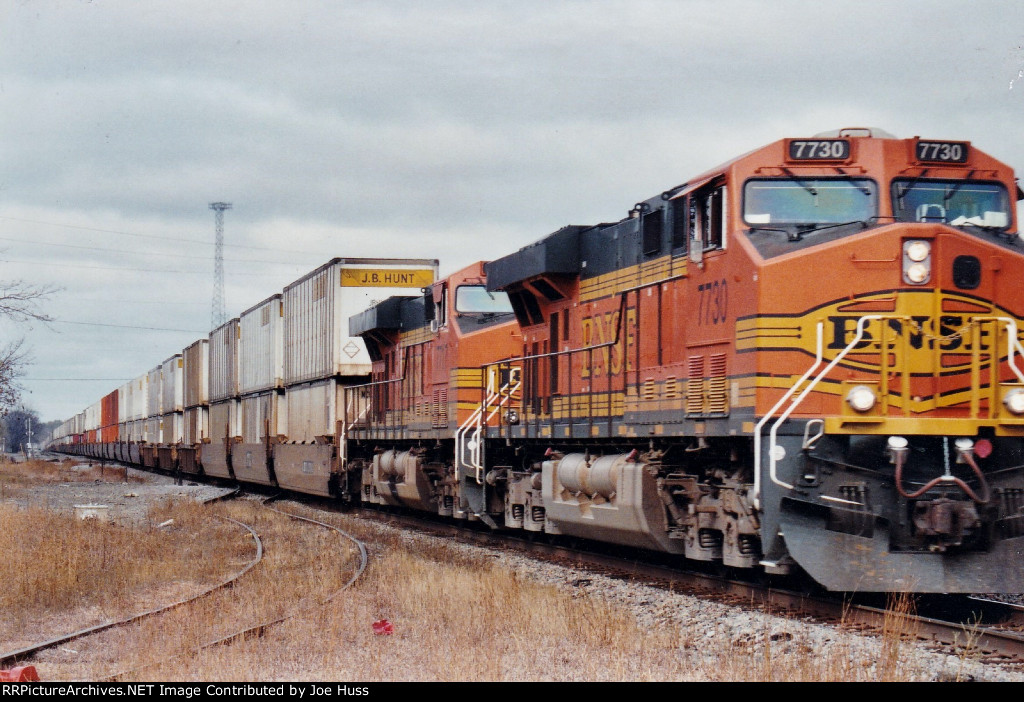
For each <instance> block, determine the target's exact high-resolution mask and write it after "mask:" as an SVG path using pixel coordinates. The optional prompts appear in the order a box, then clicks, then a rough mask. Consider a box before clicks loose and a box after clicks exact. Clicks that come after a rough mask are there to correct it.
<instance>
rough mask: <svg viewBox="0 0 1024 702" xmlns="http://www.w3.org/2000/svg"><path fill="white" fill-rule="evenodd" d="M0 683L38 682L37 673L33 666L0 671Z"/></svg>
mask: <svg viewBox="0 0 1024 702" xmlns="http://www.w3.org/2000/svg"><path fill="white" fill-rule="evenodd" d="M0 682H39V673H37V672H36V667H35V666H34V665H22V666H18V667H17V668H11V669H10V670H0Z"/></svg>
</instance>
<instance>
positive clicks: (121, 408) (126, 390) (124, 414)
mask: <svg viewBox="0 0 1024 702" xmlns="http://www.w3.org/2000/svg"><path fill="white" fill-rule="evenodd" d="M131 394H132V384H131V383H130V382H128V383H125V384H124V385H122V386H121V387H119V388H118V389H117V423H118V424H124V423H125V422H127V421H128V405H129V404H131ZM121 441H127V439H121Z"/></svg>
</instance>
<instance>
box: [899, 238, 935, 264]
mask: <svg viewBox="0 0 1024 702" xmlns="http://www.w3.org/2000/svg"><path fill="white" fill-rule="evenodd" d="M904 251H906V253H907V258H909V259H910V260H911V261H914V262H915V263H920V262H921V261H923V260H925V259H926V258H928V254H930V253H931V252H932V247H931V244H929V243H928V242H927V241H908V242H907V245H906V247H905V248H904Z"/></svg>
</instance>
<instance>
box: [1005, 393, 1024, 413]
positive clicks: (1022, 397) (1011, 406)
mask: <svg viewBox="0 0 1024 702" xmlns="http://www.w3.org/2000/svg"><path fill="white" fill-rule="evenodd" d="M1003 404H1004V405H1006V409H1008V410H1010V411H1011V412H1012V413H1014V414H1024V388H1015V389H1013V390H1010V391H1009V392H1008V393H1006V394H1005V395H1004V396H1003Z"/></svg>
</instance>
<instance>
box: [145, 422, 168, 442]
mask: <svg viewBox="0 0 1024 702" xmlns="http://www.w3.org/2000/svg"><path fill="white" fill-rule="evenodd" d="M162 424H163V416H159V417H147V418H146V419H144V420H142V426H143V440H144V441H146V442H147V443H150V444H161V443H163V438H164V435H163V431H162V430H161V425H162Z"/></svg>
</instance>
